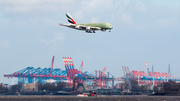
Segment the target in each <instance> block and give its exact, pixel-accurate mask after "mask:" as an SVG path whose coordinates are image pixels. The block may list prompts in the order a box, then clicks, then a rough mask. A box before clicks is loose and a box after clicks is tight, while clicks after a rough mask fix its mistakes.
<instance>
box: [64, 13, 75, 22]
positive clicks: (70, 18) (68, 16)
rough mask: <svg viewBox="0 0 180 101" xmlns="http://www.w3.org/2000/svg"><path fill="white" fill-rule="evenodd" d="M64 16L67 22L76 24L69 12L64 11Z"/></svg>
mask: <svg viewBox="0 0 180 101" xmlns="http://www.w3.org/2000/svg"><path fill="white" fill-rule="evenodd" d="M66 17H67V20H68V22H69V23H71V24H76V22H75V21H74V19H73V18H72V17H71V15H70V14H69V13H66Z"/></svg>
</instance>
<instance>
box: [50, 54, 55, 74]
mask: <svg viewBox="0 0 180 101" xmlns="http://www.w3.org/2000/svg"><path fill="white" fill-rule="evenodd" d="M53 64H54V56H53V58H52V64H51V72H50V75H51V74H52V70H53Z"/></svg>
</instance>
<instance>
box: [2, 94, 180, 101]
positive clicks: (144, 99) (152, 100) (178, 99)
mask: <svg viewBox="0 0 180 101" xmlns="http://www.w3.org/2000/svg"><path fill="white" fill-rule="evenodd" d="M0 101H180V96H143V95H138V96H137V95H134V96H98V97H76V96H50V95H47V96H46V95H43V96H0Z"/></svg>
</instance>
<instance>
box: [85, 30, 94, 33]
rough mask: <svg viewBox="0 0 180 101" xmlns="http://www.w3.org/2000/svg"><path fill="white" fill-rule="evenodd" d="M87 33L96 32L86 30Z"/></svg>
mask: <svg viewBox="0 0 180 101" xmlns="http://www.w3.org/2000/svg"><path fill="white" fill-rule="evenodd" d="M86 33H96V32H95V31H91V30H86Z"/></svg>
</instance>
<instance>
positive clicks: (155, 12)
mask: <svg viewBox="0 0 180 101" xmlns="http://www.w3.org/2000/svg"><path fill="white" fill-rule="evenodd" d="M67 12H68V13H70V14H71V16H72V17H73V18H74V19H75V21H76V22H77V23H91V22H108V23H111V24H112V25H113V27H114V29H113V30H112V32H108V31H107V32H101V31H97V32H96V33H95V34H87V33H85V32H84V31H79V30H75V29H70V28H67V27H62V26H59V25H58V23H68V22H67V18H66V16H65V13H67ZM179 52H180V0H0V69H1V70H0V80H2V79H3V82H4V83H11V80H9V79H8V78H4V77H3V75H4V74H11V73H13V72H16V71H18V70H21V69H24V68H26V67H28V66H31V67H35V68H38V67H41V68H45V67H47V68H49V67H50V64H51V59H52V57H53V56H55V63H54V68H61V69H65V68H64V64H63V60H62V58H63V57H72V59H73V62H74V65H75V67H76V68H77V69H79V68H80V64H81V62H82V61H84V66H83V71H89V72H90V73H91V72H93V71H94V70H103V68H104V67H107V71H108V72H110V73H111V74H113V75H114V76H115V77H121V76H122V75H123V72H122V66H128V67H129V68H130V70H138V71H145V72H147V69H146V64H145V63H146V62H148V63H149V67H150V71H151V67H152V65H153V66H154V71H156V72H168V64H169V63H170V64H171V74H172V75H174V76H176V77H180V74H179V71H180V67H179V62H180V53H179Z"/></svg>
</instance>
